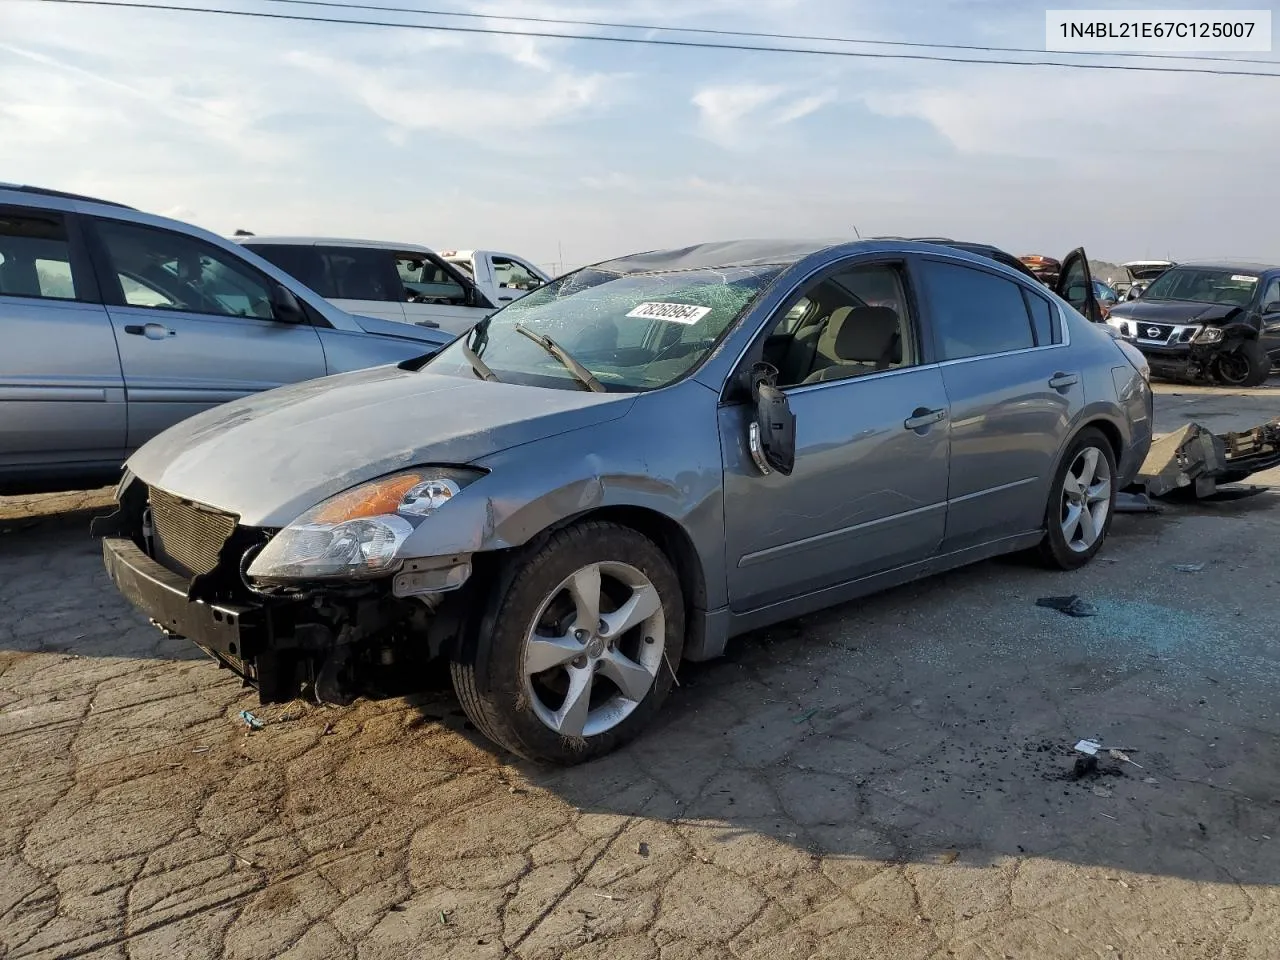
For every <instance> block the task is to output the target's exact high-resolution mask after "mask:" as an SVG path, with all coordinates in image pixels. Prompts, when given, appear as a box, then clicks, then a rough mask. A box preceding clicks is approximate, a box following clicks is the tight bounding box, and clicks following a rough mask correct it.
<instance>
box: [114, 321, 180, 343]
mask: <svg viewBox="0 0 1280 960" xmlns="http://www.w3.org/2000/svg"><path fill="white" fill-rule="evenodd" d="M124 332H125V333H128V334H131V335H132V336H135V337H146V338H147V339H148V340H163V339H164V338H165V337H176V336H177V335H178V331H176V330H170V329H169V328H168V327H166V326H165V325H164V324H162V323H148V324H141V323H130V324H126V325H125V328H124Z"/></svg>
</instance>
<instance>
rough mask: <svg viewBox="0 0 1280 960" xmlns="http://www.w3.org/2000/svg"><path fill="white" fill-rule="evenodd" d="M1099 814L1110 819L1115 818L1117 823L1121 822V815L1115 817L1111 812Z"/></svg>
mask: <svg viewBox="0 0 1280 960" xmlns="http://www.w3.org/2000/svg"><path fill="white" fill-rule="evenodd" d="M1098 816H1100V817H1106V818H1107V819H1108V820H1115V821H1116V822H1117V823H1119V822H1120V818H1119V817H1113V816H1112V815H1111V814H1109V813H1100V814H1098Z"/></svg>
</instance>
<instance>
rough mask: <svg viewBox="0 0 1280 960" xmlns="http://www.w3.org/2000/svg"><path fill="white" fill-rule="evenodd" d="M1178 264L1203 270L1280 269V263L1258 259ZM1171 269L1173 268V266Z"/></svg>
mask: <svg viewBox="0 0 1280 960" xmlns="http://www.w3.org/2000/svg"><path fill="white" fill-rule="evenodd" d="M1176 266H1178V267H1191V268H1192V269H1202V270H1245V271H1248V272H1249V273H1267V272H1268V271H1271V270H1280V265H1277V264H1274V263H1262V262H1261V261H1257V260H1188V261H1185V262H1183V263H1179V264H1176ZM1170 269H1173V268H1172V267H1171V268H1170Z"/></svg>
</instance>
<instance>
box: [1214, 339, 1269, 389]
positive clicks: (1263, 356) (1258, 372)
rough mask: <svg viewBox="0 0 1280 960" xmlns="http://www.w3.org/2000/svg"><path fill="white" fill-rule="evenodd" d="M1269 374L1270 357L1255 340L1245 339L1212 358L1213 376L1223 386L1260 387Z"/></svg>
mask: <svg viewBox="0 0 1280 960" xmlns="http://www.w3.org/2000/svg"><path fill="white" fill-rule="evenodd" d="M1270 376H1271V358H1270V357H1268V356H1267V351H1266V350H1264V349H1263V347H1262V344H1261V343H1260V342H1259V341H1257V340H1246V341H1245V342H1244V343H1242V344H1240V346H1239V347H1237V348H1236V349H1235V350H1232V351H1231V352H1230V353H1223V354H1219V355H1218V356H1217V357H1216V358H1215V359H1214V363H1213V377H1214V379H1215V380H1217V381H1218V383H1220V384H1222V385H1223V386H1225V387H1260V386H1262V384H1264V383H1266V382H1267V379H1268V378H1269V377H1270Z"/></svg>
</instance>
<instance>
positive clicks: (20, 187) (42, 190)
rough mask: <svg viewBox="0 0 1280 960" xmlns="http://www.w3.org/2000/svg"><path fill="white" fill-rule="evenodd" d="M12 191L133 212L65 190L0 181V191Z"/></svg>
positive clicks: (124, 206) (125, 206)
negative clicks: (97, 204) (98, 204)
mask: <svg viewBox="0 0 1280 960" xmlns="http://www.w3.org/2000/svg"><path fill="white" fill-rule="evenodd" d="M6 190H12V191H14V192H16V193H22V194H26V195H27V196H29V197H56V198H58V199H59V200H79V201H80V202H82V203H100V204H102V205H103V206H104V207H117V208H120V209H124V210H133V209H136V208H134V207H130V206H128V205H127V204H123V203H117V202H116V201H114V200H102V199H99V198H98V197H87V196H85V195H84V194H83V193H68V192H67V191H65V190H51V189H49V188H48V187H33V186H30V185H28V184H22V183H6V182H4V181H0V191H6Z"/></svg>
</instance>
